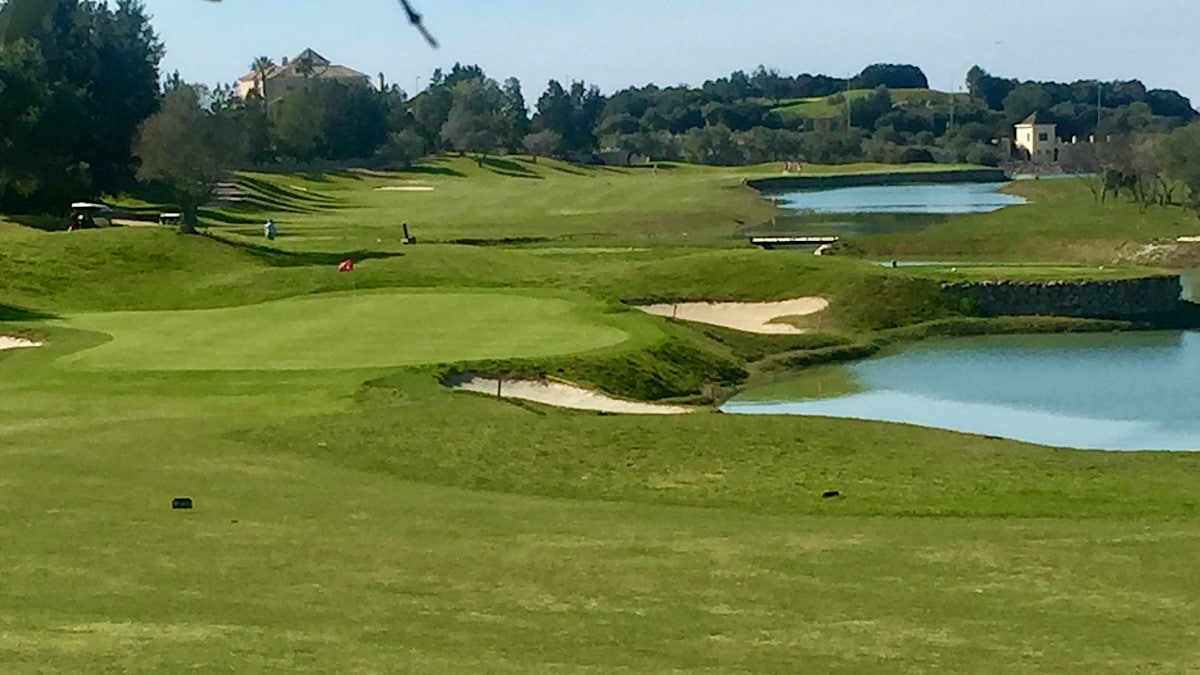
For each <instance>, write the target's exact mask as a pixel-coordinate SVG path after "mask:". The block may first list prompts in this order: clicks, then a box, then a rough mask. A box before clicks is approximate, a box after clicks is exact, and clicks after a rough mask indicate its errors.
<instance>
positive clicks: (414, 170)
mask: <svg viewBox="0 0 1200 675" xmlns="http://www.w3.org/2000/svg"><path fill="white" fill-rule="evenodd" d="M396 173H399V174H417V175H426V176H453V177H454V178H466V177H467V174H465V173H463V172H461V171H459V170H458V169H452V168H450V167H448V166H429V165H425V164H423V165H420V166H410V167H408V168H407V169H396Z"/></svg>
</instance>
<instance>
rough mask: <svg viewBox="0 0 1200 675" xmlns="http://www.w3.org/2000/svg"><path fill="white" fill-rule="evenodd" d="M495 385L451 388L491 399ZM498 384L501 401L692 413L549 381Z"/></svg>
mask: <svg viewBox="0 0 1200 675" xmlns="http://www.w3.org/2000/svg"><path fill="white" fill-rule="evenodd" d="M496 385H497V381H496V380H494V379H489V378H480V377H475V378H472V379H471V380H469V381H467V382H464V383H463V384H460V385H457V386H455V387H454V388H455V389H458V390H461V391H473V392H477V393H480V394H490V395H492V396H495V395H496ZM499 385H500V395H501V397H502V398H519V399H522V400H525V401H533V402H535V403H545V404H546V405H552V406H556V407H559V408H571V409H574V410H594V411H597V412H610V413H626V414H631V415H683V414H687V413H690V412H693V409H692V408H688V407H685V406H679V405H663V404H659V403H642V402H639V401H624V400H621V399H618V398H612V397H611V396H606V395H604V394H601V393H599V392H595V391H591V390H588V389H583V388H581V387H576V386H574V385H571V384H567V383H565V382H554V381H552V380H504V381H503V382H500V383H499Z"/></svg>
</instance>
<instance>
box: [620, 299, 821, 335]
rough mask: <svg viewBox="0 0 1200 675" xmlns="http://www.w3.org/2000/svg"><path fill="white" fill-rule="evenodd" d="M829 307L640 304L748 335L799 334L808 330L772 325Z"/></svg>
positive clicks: (806, 302)
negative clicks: (775, 321) (772, 321)
mask: <svg viewBox="0 0 1200 675" xmlns="http://www.w3.org/2000/svg"><path fill="white" fill-rule="evenodd" d="M828 306H829V301H828V300H826V299H825V298H818V297H807V298H794V299H792V300H781V301H779V302H680V303H675V304H658V305H640V306H638V309H640V310H642V311H643V312H646V313H648V314H654V315H656V316H665V317H667V318H674V319H683V320H684V321H696V322H699V323H707V324H712V325H714V326H724V327H725V328H733V329H735V330H740V331H745V332H747V333H765V334H772V335H795V334H799V333H807V332H808V331H806V330H804V329H802V328H796V327H795V326H792V325H789V324H786V323H770V322H771V320H772V319H778V318H779V317H784V316H806V315H809V314H816V313H817V312H820V311H822V310H824V309H825V308H826V307H828Z"/></svg>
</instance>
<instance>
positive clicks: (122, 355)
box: [61, 290, 653, 370]
mask: <svg viewBox="0 0 1200 675" xmlns="http://www.w3.org/2000/svg"><path fill="white" fill-rule="evenodd" d="M637 321H638V317H636V316H634V315H632V314H630V313H625V314H623V315H610V316H605V315H604V314H603V313H602V312H601V311H600V310H599V309H597V306H596V303H594V302H592V303H590V306H585V305H584V304H582V303H580V302H579V301H578V299H576V300H575V301H572V300H568V299H564V298H561V297H553V296H550V295H548V294H545V293H538V292H537V291H530V295H523V294H521V293H519V292H503V291H469V290H462V291H449V292H436V291H421V290H409V291H403V290H388V291H364V292H343V293H334V294H326V295H318V296H308V297H303V298H294V299H287V300H280V301H275V302H268V303H263V304H259V305H247V306H242V307H227V308H220V309H205V310H190V311H159V312H106V313H94V314H80V315H76V316H74V317H71V318H70V319H68V320H67V321H66V322H65V325H67V326H69V327H71V328H76V329H80V330H88V331H95V332H99V333H104V334H106V335H109V336H111V338H112V339H111V340H109V341H107V342H105V343H103V344H101V345H99V346H97V347H94V348H92V349H89V350H86V351H82V352H79V353H77V354H74V355H71V356H68V357H64V358H63V359H62V360H61V363H64V364H67V365H70V366H74V367H79V368H86V369H97V368H99V369H109V370H239V369H240V370H277V369H292V370H296V369H329V368H337V369H353V368H371V367H382V366H402V365H416V364H425V363H439V362H445V361H452V360H475V359H500V358H517V357H535V356H551V355H556V354H570V353H577V352H587V351H592V350H596V349H601V348H604V347H612V346H614V345H618V344H621V343H623V342H626V341H628V340H629V339H630V338H631V337H632V335H631V332H630V331H627V330H626V329H625V328H623V327H626V328H628V327H633V326H634V322H637ZM648 325H649V322H642V325H641V326H638V327H636V328H633V330H640V332H641V333H642V334H643V335H652V334H653V329H652V328H648Z"/></svg>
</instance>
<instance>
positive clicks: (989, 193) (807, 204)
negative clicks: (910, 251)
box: [775, 183, 1025, 214]
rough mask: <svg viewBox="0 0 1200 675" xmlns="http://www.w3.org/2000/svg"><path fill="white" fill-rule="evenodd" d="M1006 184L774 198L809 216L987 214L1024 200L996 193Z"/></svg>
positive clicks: (840, 190)
mask: <svg viewBox="0 0 1200 675" xmlns="http://www.w3.org/2000/svg"><path fill="white" fill-rule="evenodd" d="M1004 185H1005V183H945V184H936V185H870V186H862V187H847V188H835V189H832V190H801V191H798V192H785V193H780V194H778V195H775V199H776V201H778V202H779V205H780V206H781V207H784V208H786V209H791V210H796V211H805V212H811V213H933V214H954V213H988V212H990V211H995V210H997V209H1001V208H1004V207H1005V206H1011V205H1013V204H1024V203H1025V199H1024V198H1022V197H1018V196H1016V195H1009V194H1004V193H1003V192H999V191H998V190H999V189H1000V188H1001V187H1003V186H1004Z"/></svg>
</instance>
